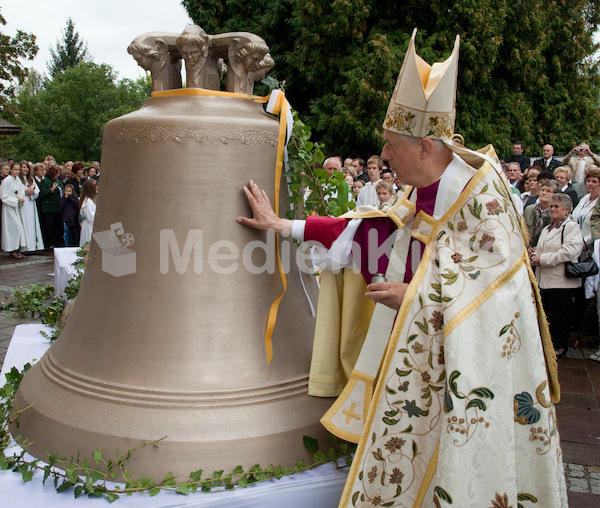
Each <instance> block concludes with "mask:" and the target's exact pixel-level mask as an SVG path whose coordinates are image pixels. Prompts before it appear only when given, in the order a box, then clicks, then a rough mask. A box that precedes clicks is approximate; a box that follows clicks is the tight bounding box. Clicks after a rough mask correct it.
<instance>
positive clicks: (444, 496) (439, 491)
mask: <svg viewBox="0 0 600 508" xmlns="http://www.w3.org/2000/svg"><path fill="white" fill-rule="evenodd" d="M433 491H434V493H435V495H436V496H438V497H439V498H440V499H441V500H442V501H446V503H448V504H452V498H451V497H450V494H448V492H446V491H445V490H444V489H443V488H442V487H440V486H439V485H438V486H437V487H436V488H435V489H434V490H433Z"/></svg>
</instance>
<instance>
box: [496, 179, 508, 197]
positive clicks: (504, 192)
mask: <svg viewBox="0 0 600 508" xmlns="http://www.w3.org/2000/svg"><path fill="white" fill-rule="evenodd" d="M494 187H496V190H497V191H498V194H500V195H501V196H502V197H503V198H505V199H507V198H508V194H507V193H506V191H505V190H504V189H503V188H502V185H498V183H497V182H494Z"/></svg>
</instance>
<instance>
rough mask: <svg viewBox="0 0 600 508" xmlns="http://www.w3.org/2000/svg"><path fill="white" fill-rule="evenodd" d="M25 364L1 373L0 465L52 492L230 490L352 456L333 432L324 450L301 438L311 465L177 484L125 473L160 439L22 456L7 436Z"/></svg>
mask: <svg viewBox="0 0 600 508" xmlns="http://www.w3.org/2000/svg"><path fill="white" fill-rule="evenodd" d="M30 367H31V366H30V364H26V365H25V367H24V368H23V370H22V371H19V370H17V369H16V368H15V367H13V368H12V369H11V371H10V372H8V373H7V374H6V383H5V384H4V385H3V386H2V387H1V388H0V469H1V470H4V471H6V470H12V471H14V472H15V473H19V474H20V475H21V477H22V478H23V481H24V482H29V481H32V480H33V478H34V473H35V472H36V471H40V472H43V474H44V475H43V480H42V482H43V484H44V485H45V484H46V482H47V481H48V479H51V480H52V483H53V484H54V488H55V489H56V491H57V492H64V491H69V490H72V492H73V495H74V496H75V497H76V498H77V497H79V496H81V495H87V496H89V497H106V498H108V500H109V501H111V502H112V501H116V500H117V499H119V497H120V496H122V495H129V496H130V495H133V494H135V493H144V492H145V493H147V494H149V495H150V496H155V495H157V494H159V493H160V492H161V491H170V492H176V493H178V494H189V493H192V492H220V491H223V490H233V489H236V488H242V487H247V486H248V485H252V484H255V483H259V482H264V481H266V480H272V479H280V478H282V477H283V476H286V475H291V474H295V473H300V472H302V471H306V470H309V469H313V468H315V467H317V466H320V465H322V464H326V463H328V462H334V463H336V464H337V467H347V466H349V465H350V463H351V460H352V454H353V453H354V451H355V449H356V445H353V444H350V443H346V442H343V441H338V440H337V438H336V437H335V436H333V435H330V445H331V446H330V447H329V449H328V451H327V452H326V453H325V452H323V451H320V450H319V443H318V441H317V440H316V439H314V438H311V437H308V436H304V438H303V441H304V446H306V448H307V449H308V450H309V451H311V452H313V456H312V459H313V462H312V463H311V464H305V462H304V461H302V460H301V461H300V462H298V463H297V464H296V465H295V466H294V467H282V466H276V467H275V466H273V465H272V464H270V465H268V466H266V467H263V466H260V465H258V464H257V465H255V466H253V467H252V468H251V469H250V470H248V471H245V470H244V468H243V467H242V466H237V467H236V468H235V469H234V470H233V471H231V472H229V473H225V471H223V470H221V471H214V472H213V473H212V474H208V475H206V474H205V473H204V472H203V471H202V470H201V469H200V470H198V471H194V472H192V473H190V475H189V478H188V479H187V481H183V482H178V481H176V480H175V478H174V476H173V475H172V474H171V473H169V474H167V475H166V476H165V477H164V478H163V479H162V480H161V481H153V480H152V479H150V478H146V477H141V478H139V479H133V478H132V477H131V474H130V473H129V472H128V471H127V461H128V459H129V458H130V457H131V455H132V454H134V453H135V451H136V450H137V449H139V448H142V447H144V446H152V445H155V444H157V443H158V442H159V441H161V439H159V440H156V441H144V442H142V443H140V444H139V445H138V446H137V447H135V448H133V449H131V450H128V451H127V452H125V453H122V454H119V455H118V456H117V457H116V458H114V459H106V458H105V457H104V454H103V453H102V450H94V452H93V453H92V459H91V460H81V459H79V458H77V459H76V458H73V457H71V458H70V459H68V460H67V458H65V457H59V456H57V455H54V454H48V456H47V460H46V461H45V462H42V461H40V460H37V459H34V460H27V458H26V452H25V450H26V449H27V445H28V443H27V440H26V439H23V438H22V437H21V436H18V435H16V436H14V440H13V438H12V437H11V435H10V427H11V426H12V427H13V429H15V430H18V417H19V414H15V412H14V411H13V401H14V396H15V394H16V392H17V389H18V387H19V384H20V382H21V380H22V378H23V374H24V373H25V372H26V371H27V370H29V368H30ZM26 410H27V409H25V410H24V411H26ZM15 433H16V432H15ZM163 439H164V438H163ZM15 444H19V445H20V447H21V448H19V449H18V451H16V452H14V451H13V452H12V455H11V450H14V445H15ZM120 478H125V480H126V481H125V483H124V484H123V483H115V482H117V481H118V480H119V479H120Z"/></svg>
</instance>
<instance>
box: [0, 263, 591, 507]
mask: <svg viewBox="0 0 600 508" xmlns="http://www.w3.org/2000/svg"><path fill="white" fill-rule="evenodd" d="M53 271H54V260H53V257H52V254H50V253H46V252H44V253H36V254H35V255H31V256H28V257H27V258H26V259H24V260H21V261H19V260H15V259H13V258H11V257H10V256H7V255H6V254H3V253H0V302H6V301H7V300H8V298H9V297H10V293H11V292H12V290H13V289H14V288H15V287H18V286H22V285H25V284H27V283H30V282H31V283H36V284H53V282H54V277H53ZM32 322H36V321H35V320H33V319H30V318H15V317H12V316H11V314H10V313H9V312H0V365H2V363H3V362H4V357H5V354H6V350H7V349H8V345H9V343H10V339H11V337H12V334H13V331H14V328H15V326H16V325H18V324H25V323H32ZM576 339H577V340H576ZM589 340H590V337H575V336H574V337H573V339H572V341H571V343H570V346H572V347H571V349H570V350H569V353H568V354H567V356H566V357H565V358H560V359H559V378H560V383H561V393H562V396H561V401H560V403H559V404H558V405H557V419H558V428H559V431H560V434H561V441H562V448H563V454H564V456H563V458H564V462H565V474H566V477H567V486H568V489H569V506H570V507H571V508H588V507H589V508H592V507H593V508H598V507H600V363H599V362H594V361H591V360H588V359H587V357H588V355H589V354H591V353H592V352H593V351H594V350H595V349H593V348H592V347H591V344H589ZM575 346H576V347H575ZM540 508H553V507H540Z"/></svg>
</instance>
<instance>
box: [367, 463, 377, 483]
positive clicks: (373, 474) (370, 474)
mask: <svg viewBox="0 0 600 508" xmlns="http://www.w3.org/2000/svg"><path fill="white" fill-rule="evenodd" d="M367 477H368V478H369V483H373V482H374V481H375V479H376V478H377V466H373V468H372V469H371V471H369V472H368V473H367Z"/></svg>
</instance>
